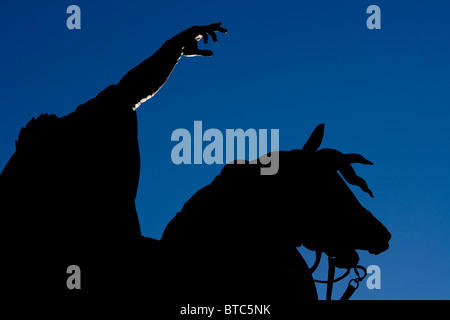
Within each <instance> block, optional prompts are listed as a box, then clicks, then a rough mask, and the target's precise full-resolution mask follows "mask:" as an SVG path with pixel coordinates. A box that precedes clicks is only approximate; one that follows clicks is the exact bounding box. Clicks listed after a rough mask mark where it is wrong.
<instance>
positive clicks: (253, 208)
mask: <svg viewBox="0 0 450 320" xmlns="http://www.w3.org/2000/svg"><path fill="white" fill-rule="evenodd" d="M216 32H222V33H225V32H226V30H225V29H224V28H222V27H221V24H220V23H216V24H211V25H207V26H194V27H192V28H189V29H187V30H185V31H183V32H181V33H180V34H178V35H176V36H175V37H173V38H172V39H170V40H168V41H166V42H165V43H164V45H163V46H162V47H161V48H160V49H159V50H158V51H157V52H156V53H154V54H153V55H152V56H151V57H150V58H148V59H147V60H145V61H144V62H142V63H141V64H140V65H138V66H137V67H136V68H134V69H132V70H131V71H129V72H128V73H127V74H126V75H125V76H124V77H123V78H122V79H121V80H120V81H119V83H118V84H116V85H112V86H110V87H108V88H106V89H105V90H103V91H102V92H101V93H100V94H99V95H98V96H97V97H95V98H94V99H92V100H90V101H88V102H87V103H85V104H82V105H80V106H79V107H78V108H77V109H76V111H75V112H73V113H71V114H69V115H67V116H64V117H61V118H58V117H56V116H55V115H47V114H43V115H41V116H39V117H38V118H37V119H34V118H33V119H32V120H31V121H30V122H29V123H28V124H27V125H26V127H25V128H22V130H21V131H20V134H19V138H18V140H17V141H16V152H15V153H14V154H13V156H12V157H11V159H10V161H9V162H8V163H7V165H6V166H5V168H4V170H3V172H2V174H1V176H0V194H1V197H2V199H1V204H0V205H1V210H2V234H3V236H4V239H5V240H4V242H3V248H4V250H3V253H4V255H3V257H4V258H3V259H2V262H3V268H6V271H5V272H3V275H4V277H5V278H6V279H5V280H6V281H5V282H4V288H8V290H9V292H10V293H11V295H14V293H16V294H22V293H24V292H25V293H26V292H29V291H36V292H38V293H42V294H43V295H44V294H50V295H52V294H68V295H69V296H71V295H74V294H81V295H91V296H96V297H97V296H98V297H100V296H101V297H111V296H127V297H128V296H148V297H151V298H152V299H159V300H158V301H163V302H166V301H167V300H171V301H179V302H185V303H189V302H192V303H193V302H194V301H198V300H202V301H206V300H208V299H210V300H211V301H213V302H214V301H218V300H217V299H233V297H235V298H236V299H239V298H243V299H247V300H245V301H246V302H244V303H247V304H249V303H250V302H249V297H251V298H250V300H251V301H252V302H253V303H262V302H258V300H257V299H258V298H260V299H263V300H264V301H266V302H267V303H270V299H271V298H275V297H276V298H280V297H282V298H286V299H289V298H292V300H293V301H296V302H297V303H299V302H301V301H302V300H314V299H317V293H316V289H315V286H314V283H313V279H312V276H311V273H310V270H309V269H308V267H307V265H306V263H305V261H304V260H303V258H302V257H301V255H300V254H299V252H298V251H297V249H296V247H298V246H300V245H304V246H305V247H307V248H309V249H311V250H317V251H320V252H325V253H326V254H328V255H329V256H332V257H336V261H337V264H338V267H352V266H354V265H356V264H357V262H358V255H357V253H356V251H355V250H356V249H363V250H368V251H369V252H372V253H374V254H378V253H380V252H382V251H384V250H386V249H387V248H388V241H389V239H390V234H389V232H388V231H387V229H386V228H385V227H384V226H383V225H382V224H381V223H380V222H379V221H378V220H377V219H376V218H374V217H373V215H372V214H371V213H370V212H368V211H367V210H366V209H365V208H363V207H362V206H361V205H360V203H359V202H358V200H357V199H356V198H355V196H354V195H353V193H352V192H351V191H350V189H349V188H348V186H347V185H346V183H345V182H344V180H343V179H342V178H341V176H340V175H339V174H338V172H340V173H341V175H342V177H343V178H344V179H345V180H346V181H347V182H348V183H350V184H354V185H357V186H359V187H361V189H362V190H363V191H365V192H367V193H369V194H370V195H372V193H371V191H370V190H369V188H368V187H367V184H366V183H365V182H364V180H363V179H362V178H360V177H358V176H357V175H356V174H355V172H354V170H353V169H352V167H351V164H352V163H363V164H371V163H370V162H369V161H368V160H366V159H364V158H363V157H362V156H360V155H357V154H342V153H340V152H339V151H336V150H332V149H322V150H318V148H319V145H320V143H321V140H322V137H323V131H324V126H323V125H319V126H318V127H317V128H316V129H315V131H314V132H313V134H312V135H311V137H310V139H309V140H308V142H307V143H306V144H305V146H304V147H303V149H302V150H292V151H288V152H279V156H280V157H279V161H280V167H279V171H278V173H277V174H275V175H260V169H261V166H264V164H263V163H266V162H264V161H259V160H258V161H257V163H256V164H254V163H252V164H250V163H248V162H246V163H245V164H227V165H226V166H225V167H224V168H223V170H222V172H221V173H220V174H219V175H218V176H217V177H216V178H215V179H214V181H213V182H212V183H211V184H210V185H208V186H206V187H204V188H203V189H201V190H200V191H198V192H197V193H196V194H195V195H194V196H193V197H192V198H191V199H190V200H189V201H187V202H186V204H185V205H184V206H183V209H182V210H181V211H180V212H179V213H178V214H177V215H176V217H175V218H174V219H173V220H172V221H171V222H170V223H169V224H168V226H167V227H166V229H165V231H164V234H163V236H162V238H161V240H160V241H158V240H155V239H150V238H145V237H143V236H142V235H141V232H140V227H139V221H138V217H137V213H136V209H135V204H134V200H135V196H136V191H137V187H138V180H139V169H140V156H139V146H138V140H137V118H136V113H135V110H136V109H137V108H138V107H139V105H140V104H141V103H143V102H144V101H146V100H147V99H149V98H151V97H152V96H153V95H155V94H156V92H158V90H159V89H160V88H161V87H162V85H163V84H164V83H165V81H166V80H167V78H168V77H169V75H170V73H171V72H172V70H173V68H174V67H175V65H176V64H177V61H178V60H179V59H180V57H181V56H211V55H212V54H213V53H212V52H211V51H209V50H200V49H199V48H198V47H197V44H198V41H199V40H200V39H201V38H203V39H204V42H205V43H207V40H208V36H210V37H211V38H212V39H213V40H214V41H217V36H216ZM70 265H77V266H79V267H80V269H81V272H82V285H81V289H80V290H69V289H68V288H67V283H66V279H67V278H68V276H69V275H68V274H67V267H68V266H70ZM255 299H256V300H255ZM227 303H232V302H231V301H228V300H227Z"/></svg>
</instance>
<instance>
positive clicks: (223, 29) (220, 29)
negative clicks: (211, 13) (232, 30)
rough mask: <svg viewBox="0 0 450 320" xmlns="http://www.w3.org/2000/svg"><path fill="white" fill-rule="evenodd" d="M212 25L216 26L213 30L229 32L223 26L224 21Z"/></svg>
mask: <svg viewBox="0 0 450 320" xmlns="http://www.w3.org/2000/svg"><path fill="white" fill-rule="evenodd" d="M212 26H213V28H214V29H213V31H219V32H222V33H227V32H228V30H227V29H225V28H222V22H217V23H213V24H212Z"/></svg>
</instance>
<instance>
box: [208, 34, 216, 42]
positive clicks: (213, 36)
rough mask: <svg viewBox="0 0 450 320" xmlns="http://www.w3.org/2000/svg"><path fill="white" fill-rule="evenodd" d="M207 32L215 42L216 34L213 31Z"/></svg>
mask: <svg viewBox="0 0 450 320" xmlns="http://www.w3.org/2000/svg"><path fill="white" fill-rule="evenodd" d="M208 34H209V35H210V36H211V38H212V39H213V41H214V42H217V36H216V33H215V32H214V31H208Z"/></svg>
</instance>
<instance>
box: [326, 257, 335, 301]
mask: <svg viewBox="0 0 450 320" xmlns="http://www.w3.org/2000/svg"><path fill="white" fill-rule="evenodd" d="M335 271H336V261H335V258H333V257H328V280H327V300H331V293H332V292H333V283H334V274H335Z"/></svg>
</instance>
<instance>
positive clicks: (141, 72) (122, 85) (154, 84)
mask: <svg viewBox="0 0 450 320" xmlns="http://www.w3.org/2000/svg"><path fill="white" fill-rule="evenodd" d="M181 53H182V48H181V46H180V45H179V44H178V43H176V42H175V41H173V40H168V41H166V42H165V43H164V44H163V46H162V47H161V48H160V49H159V50H158V51H156V52H155V53H154V54H153V55H152V56H151V57H150V58H148V59H147V60H145V61H144V62H142V63H141V64H139V65H138V66H137V67H135V68H134V69H132V70H130V71H129V72H128V73H127V74H126V75H125V76H124V77H123V78H122V79H121V80H120V82H119V83H118V84H117V86H116V87H117V88H116V89H117V90H118V93H119V94H120V95H121V100H122V102H123V103H124V105H125V106H126V107H130V108H132V109H133V110H136V109H137V108H138V107H139V106H140V104H141V103H143V102H145V101H146V100H148V99H150V98H151V97H153V96H154V95H155V94H156V93H157V92H158V91H159V89H160V88H161V87H162V86H163V85H164V83H165V82H166V81H167V79H168V78H169V76H170V74H171V72H172V70H173V69H174V67H175V65H176V64H177V62H178V60H179V59H180V57H181Z"/></svg>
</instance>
